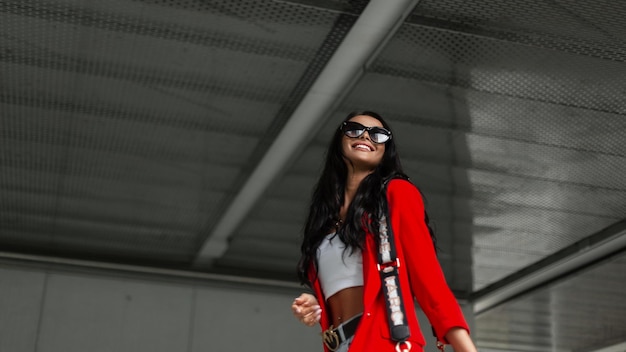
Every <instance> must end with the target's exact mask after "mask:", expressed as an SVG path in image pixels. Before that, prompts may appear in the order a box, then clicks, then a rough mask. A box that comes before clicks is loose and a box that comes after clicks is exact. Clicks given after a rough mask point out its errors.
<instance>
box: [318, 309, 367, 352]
mask: <svg viewBox="0 0 626 352" xmlns="http://www.w3.org/2000/svg"><path fill="white" fill-rule="evenodd" d="M360 321H361V316H360V315H359V316H356V317H354V318H352V319H350V320H349V321H348V322H347V323H343V324H341V325H339V326H338V327H336V328H333V326H332V325H331V326H330V328H328V330H326V331H324V332H322V340H323V341H324V345H326V347H328V349H329V350H331V351H335V350H337V348H339V345H341V344H342V343H343V342H344V341H347V340H348V339H350V338H351V337H352V336H353V335H354V333H355V332H356V329H357V328H358V327H359V322H360Z"/></svg>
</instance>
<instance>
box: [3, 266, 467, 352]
mask: <svg viewBox="0 0 626 352" xmlns="http://www.w3.org/2000/svg"><path fill="white" fill-rule="evenodd" d="M296 294H297V292H295V291H293V290H291V289H289V290H287V289H286V290H285V292H280V290H273V291H270V290H262V289H254V288H253V287H229V286H226V285H219V284H214V285H213V284H210V283H204V282H202V283H197V282H192V281H187V282H185V281H181V280H178V281H172V280H162V279H154V278H153V279H150V278H142V277H137V276H129V275H123V274H120V275H116V274H111V273H101V272H95V273H94V272H89V271H87V272H72V271H65V270H50V269H46V268H45V267H39V268H38V267H27V268H24V267H20V266H11V265H4V264H0V352H142V351H146V352H207V351H255V352H257V351H258V352H270V351H271V352H276V351H298V352H300V351H302V352H307V351H311V352H313V351H315V352H319V351H321V342H320V341H321V340H320V337H319V333H318V332H319V329H318V328H317V327H315V328H307V327H305V326H303V325H301V324H300V323H298V322H297V321H296V320H295V319H294V318H293V316H292V315H291V311H290V309H289V306H290V304H291V301H292V300H293V298H294V297H295V296H296ZM465 308H468V307H465ZM465 312H466V314H467V317H468V320H470V324H472V321H471V311H470V310H469V309H465ZM420 322H421V324H422V326H423V327H424V333H425V337H426V339H427V341H428V343H429V345H430V346H429V348H428V349H427V351H436V349H435V348H434V338H433V337H432V335H430V332H429V330H427V329H429V328H428V326H429V325H428V322H427V321H426V320H425V318H424V317H423V316H421V315H420Z"/></svg>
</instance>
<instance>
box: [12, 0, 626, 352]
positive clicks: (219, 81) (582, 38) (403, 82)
mask: <svg viewBox="0 0 626 352" xmlns="http://www.w3.org/2000/svg"><path fill="white" fill-rule="evenodd" d="M380 1H383V0H372V1H364V0H361V1H350V0H322V1H313V0H240V1H230V0H221V1H218V0H208V1H198V0H178V1H173V0H172V1H166V0H137V1H133V0H111V1H86V0H27V1H16V0H8V1H0V259H2V257H3V256H9V255H24V256H37V258H40V260H44V261H45V258H57V259H58V258H64V259H68V260H72V259H87V260H91V261H93V262H94V263H97V262H100V263H102V262H105V263H115V264H119V265H125V264H134V265H140V266H143V267H147V268H167V269H180V270H185V271H190V272H191V271H193V272H196V271H202V270H205V271H210V272H211V273H214V274H220V275H235V276H237V277H242V278H245V277H251V278H255V279H259V280H265V279H271V280H281V281H284V282H289V283H293V282H295V275H294V274H295V264H296V262H297V260H298V258H299V241H300V238H301V237H300V236H301V231H302V226H303V222H304V216H305V213H306V210H307V206H308V202H309V197H310V194H311V190H312V187H313V184H314V182H315V180H316V178H317V176H318V174H319V172H320V167H321V163H322V159H323V154H324V152H325V148H326V146H327V143H328V138H329V136H330V134H331V133H332V131H333V130H334V129H335V128H337V126H338V124H339V121H341V119H342V118H343V117H344V116H345V115H346V114H347V113H348V112H349V111H352V110H355V109H364V108H366V109H370V110H374V111H379V112H381V113H382V114H383V115H384V116H385V117H386V118H387V119H388V120H389V121H390V123H391V125H392V127H393V128H394V138H395V139H396V141H397V143H398V147H399V150H400V154H401V156H402V159H403V164H404V167H405V169H406V171H407V173H408V174H409V176H410V177H411V178H412V180H413V181H414V182H415V183H416V184H417V185H418V186H419V187H420V188H421V189H422V191H423V192H424V194H425V198H426V201H427V205H428V208H429V211H430V213H431V218H433V221H434V222H435V225H436V228H437V233H438V238H439V247H440V248H441V252H440V260H441V263H442V267H443V268H444V272H445V274H446V277H447V279H448V281H449V283H450V285H451V287H452V288H453V290H454V292H455V294H456V295H457V296H458V297H459V298H460V299H465V300H471V299H476V302H478V301H480V302H482V303H481V304H482V306H484V307H486V308H484V309H483V308H481V309H479V310H477V312H478V313H479V314H478V315H477V317H476V328H475V333H474V336H475V339H476V341H477V343H478V345H479V347H480V350H481V351H486V352H496V351H580V352H592V351H595V350H597V349H600V348H602V347H607V346H610V345H617V344H619V343H624V342H626V330H625V328H626V321H625V320H624V319H625V318H624V317H626V306H624V299H623V292H624V291H625V290H626V261H625V260H624V253H625V251H624V249H625V247H626V245H624V239H625V238H626V225H625V224H626V223H625V221H626V215H625V214H626V178H625V177H624V175H625V174H626V147H624V142H625V141H626V99H625V98H626V83H625V82H626V81H625V80H624V77H626V64H625V61H626V46H625V45H624V44H625V41H626V37H625V36H624V33H626V22H625V21H624V20H623V19H624V18H625V17H626V6H624V5H623V4H622V3H620V2H616V1H609V0H598V1H593V2H589V1H587V2H585V1H574V0H558V1H514V2H511V1H496V0H476V1H462V0H436V1H435V0H422V1H419V2H418V3H417V5H416V6H414V7H413V6H412V5H410V6H408V7H409V8H408V9H407V15H408V16H407V18H406V20H404V21H401V23H400V25H399V26H397V27H394V28H393V30H391V31H390V32H389V34H390V35H389V36H388V38H387V39H388V41H387V42H386V44H385V45H383V46H381V47H380V48H379V50H378V51H376V52H375V53H374V54H372V55H371V57H370V58H367V59H368V60H367V62H366V63H365V64H363V65H361V64H360V63H355V64H354V65H353V66H358V67H351V68H353V69H358V70H360V71H359V72H360V74H359V76H358V77H357V78H358V80H356V83H354V85H353V86H352V88H351V89H349V90H348V91H346V92H345V97H343V96H338V97H336V98H337V99H338V100H339V101H338V102H337V105H336V107H334V108H333V109H332V111H331V112H330V113H329V114H327V115H328V116H324V119H323V121H327V123H321V126H319V128H316V129H315V130H311V131H301V132H307V133H310V134H311V136H310V137H311V138H310V142H308V141H307V143H304V144H305V145H302V146H299V148H300V147H301V148H300V149H298V150H297V152H296V151H294V155H293V157H292V158H291V159H290V162H289V164H288V165H287V166H286V167H285V171H284V172H283V173H281V174H280V175H279V176H278V177H276V178H275V179H272V180H271V182H270V183H269V186H268V187H267V188H266V189H263V193H262V197H261V198H260V199H259V200H258V201H255V202H253V205H252V207H251V210H250V212H249V213H247V214H245V215H246V216H245V217H243V219H242V220H241V221H240V222H239V223H237V224H235V225H236V226H235V227H236V230H235V231H234V232H233V234H232V235H230V236H229V237H228V241H227V248H226V249H225V251H224V253H223V254H222V255H220V256H219V257H218V258H216V259H215V262H214V263H213V266H212V267H210V268H202V269H199V268H198V267H195V266H194V265H193V263H194V260H196V258H197V256H198V255H199V253H200V252H202V246H203V245H206V244H207V243H209V245H210V243H211V242H207V241H208V238H209V237H210V234H211V231H212V230H213V229H214V227H215V226H216V224H218V223H219V222H220V220H222V219H223V218H224V214H225V212H226V209H227V208H228V207H229V205H231V204H232V203H233V200H234V199H235V198H236V196H237V195H238V194H240V191H241V189H242V187H243V186H244V185H245V183H246V182H247V181H248V180H249V179H250V176H251V175H252V174H253V171H254V170H255V168H257V167H258V166H259V164H260V163H262V160H263V158H264V157H265V156H266V155H268V151H269V150H270V148H271V145H272V143H273V142H274V141H275V140H276V139H277V138H278V136H280V134H281V132H282V131H283V130H284V127H285V126H286V125H287V124H288V123H289V121H290V119H293V115H294V113H295V112H296V111H299V110H298V109H299V108H301V107H302V105H303V104H302V103H303V101H304V100H305V96H306V95H307V94H308V93H309V92H310V91H311V87H312V86H313V85H314V83H315V82H316V81H317V80H318V79H319V78H320V76H322V72H323V71H324V70H325V69H327V68H328V67H329V62H331V60H332V59H333V58H335V55H337V52H338V51H339V50H338V48H340V46H341V45H342V44H345V41H346V38H349V36H350V33H351V32H352V31H354V30H355V27H356V25H355V24H356V23H359V22H358V21H359V18H363V17H362V16H364V14H366V13H367V9H368V6H369V8H370V9H371V8H372V7H371V6H372V5H376V4H381V2H380ZM411 4H412V3H411ZM380 16H382V15H380ZM607 248H608V249H607ZM571 263H576V264H571ZM548 271H550V272H551V273H553V274H551V275H550V276H547V275H546V274H545V272H548ZM529 282H532V284H529ZM525 285H526V286H525ZM496 296H498V297H504V298H500V299H495V298H493V297H496ZM485 302H487V303H485ZM571 307H576V309H572V308H571ZM594 317H602V319H603V323H602V324H596V323H594V322H591V323H590V319H591V320H593V318H594Z"/></svg>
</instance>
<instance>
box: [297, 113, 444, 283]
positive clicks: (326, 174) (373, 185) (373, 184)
mask: <svg viewBox="0 0 626 352" xmlns="http://www.w3.org/2000/svg"><path fill="white" fill-rule="evenodd" d="M359 115H366V116H370V117H373V118H375V119H377V120H378V121H380V122H381V124H382V125H383V127H384V128H386V129H387V130H389V131H391V127H390V126H389V124H387V122H385V120H384V119H383V118H382V116H380V115H379V114H377V113H375V112H373V111H355V112H352V113H350V114H349V115H348V116H347V117H346V118H345V119H344V122H345V121H348V120H350V119H351V118H353V117H355V116H359ZM342 138H343V132H342V130H341V128H338V129H337V130H336V131H335V134H334V135H333V137H332V140H331V142H330V146H329V147H328V151H327V152H326V161H325V164H324V169H323V171H322V174H321V175H320V178H319V180H318V182H317V185H316V186H315V189H314V191H313V196H312V198H311V204H310V208H309V215H308V217H307V221H306V223H305V226H304V239H303V241H302V246H301V249H300V250H301V255H302V256H301V258H300V261H299V262H298V278H299V279H300V282H301V283H302V284H305V285H309V286H310V285H311V282H310V280H309V278H308V275H307V271H308V269H309V267H310V266H311V265H312V264H314V265H317V263H316V255H317V248H318V247H319V246H320V244H321V243H322V240H323V239H324V237H325V236H326V235H327V234H329V233H331V232H332V230H333V229H334V228H335V227H336V224H337V221H338V219H339V211H340V209H341V205H342V204H343V203H344V195H345V188H346V178H347V175H348V167H347V165H346V159H345V158H344V155H343V151H342ZM393 178H402V179H408V177H407V176H406V174H405V173H404V171H403V169H402V164H401V162H400V157H399V155H398V152H397V149H396V144H395V142H394V138H393V132H392V138H391V139H389V140H388V141H387V142H386V143H385V152H384V154H383V158H382V161H381V162H380V164H378V166H377V167H376V169H375V170H374V171H373V172H372V173H371V174H369V175H368V176H367V177H365V178H364V179H363V181H361V184H360V185H359V187H358V189H357V191H356V195H355V197H354V199H353V200H352V202H351V203H350V207H349V208H348V210H347V213H346V219H345V221H344V223H343V225H342V226H341V228H340V229H339V230H338V233H337V236H339V238H340V239H341V241H342V242H343V243H345V244H346V250H348V249H349V250H350V251H351V253H352V252H354V251H355V250H356V249H360V250H363V246H364V244H365V233H366V232H365V229H367V231H368V232H370V233H372V234H373V235H374V237H375V240H376V241H378V219H379V218H380V212H381V211H382V209H381V207H380V204H381V202H386V198H385V197H386V195H385V192H384V185H385V184H386V183H387V182H388V181H389V180H391V179H393ZM365 216H368V217H369V219H368V220H367V221H364V220H365ZM425 218H426V221H427V222H426V224H427V225H428V220H427V219H428V216H427V215H426V214H425ZM364 227H365V228H364ZM429 230H430V227H429ZM430 232H431V237H432V238H433V241H434V235H433V232H432V230H431V231H430Z"/></svg>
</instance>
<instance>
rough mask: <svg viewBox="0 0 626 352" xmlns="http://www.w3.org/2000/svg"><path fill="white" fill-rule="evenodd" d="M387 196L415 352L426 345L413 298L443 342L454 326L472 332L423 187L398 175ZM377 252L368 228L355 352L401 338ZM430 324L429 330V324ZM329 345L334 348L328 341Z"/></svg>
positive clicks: (389, 346) (384, 347)
mask: <svg viewBox="0 0 626 352" xmlns="http://www.w3.org/2000/svg"><path fill="white" fill-rule="evenodd" d="M387 199H388V203H389V212H390V218H391V226H392V229H393V234H394V236H395V237H394V240H395V243H396V251H397V255H398V258H399V259H400V269H399V277H400V285H401V289H402V298H403V302H404V305H405V310H406V313H407V320H408V323H409V328H410V331H411V337H410V338H409V340H408V341H410V342H411V344H412V347H413V348H412V349H411V351H415V352H419V351H422V350H423V346H424V345H425V340H424V337H423V335H422V333H421V331H420V327H419V324H418V322H417V315H416V314H415V303H414V298H415V299H417V302H418V303H419V305H420V307H421V308H422V310H423V311H424V313H425V314H426V316H427V317H428V320H429V321H430V323H431V324H432V326H433V327H434V329H435V331H436V332H437V338H438V339H439V340H440V341H445V339H444V336H445V335H446V333H447V332H448V331H449V330H450V328H453V327H462V328H464V329H467V330H468V331H469V328H468V326H467V323H466V322H465V318H464V317H463V313H462V312H461V308H460V307H459V305H458V303H457V301H456V298H455V297H454V295H453V294H452V292H451V291H450V288H449V287H448V284H447V283H446V280H445V278H444V275H443V272H442V270H441V267H440V265H439V261H438V260H437V257H436V254H435V250H434V246H433V243H432V240H431V238H430V234H429V232H428V228H427V227H426V224H425V222H424V205H423V203H422V197H421V195H420V193H419V191H418V190H417V188H416V187H415V186H414V185H413V184H411V183H410V182H408V181H405V180H400V179H395V180H392V181H391V182H389V185H388V187H387ZM377 253H378V247H377V245H376V242H375V241H374V236H373V235H372V234H370V233H368V234H367V236H366V241H365V248H364V251H363V285H364V294H363V307H364V310H363V318H362V319H361V322H360V324H359V328H358V329H357V332H356V334H355V336H354V340H353V341H352V344H351V345H350V352H361V351H380V352H385V351H390V352H391V351H395V350H396V349H395V347H396V343H395V342H394V341H392V340H391V339H390V333H389V326H388V322H387V311H386V306H385V301H384V297H383V293H382V289H381V281H380V275H379V273H378V270H377V268H376V265H377V264H378V257H377ZM314 270H315V269H314V268H312V269H311V270H309V277H310V278H311V280H312V283H313V289H314V291H315V294H316V297H318V301H319V304H320V306H321V308H322V312H323V313H322V317H321V320H320V326H321V328H322V331H324V330H326V329H328V327H329V326H330V324H331V321H330V319H329V316H328V315H327V314H325V313H326V312H327V310H326V304H325V303H326V302H325V299H324V298H323V297H324V295H323V293H322V289H321V286H320V282H319V280H318V279H317V275H315V272H314ZM427 329H428V332H429V333H430V327H428V328H427ZM320 340H321V338H320ZM433 340H434V338H433ZM324 350H325V351H326V352H329V350H328V349H327V348H326V346H324Z"/></svg>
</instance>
